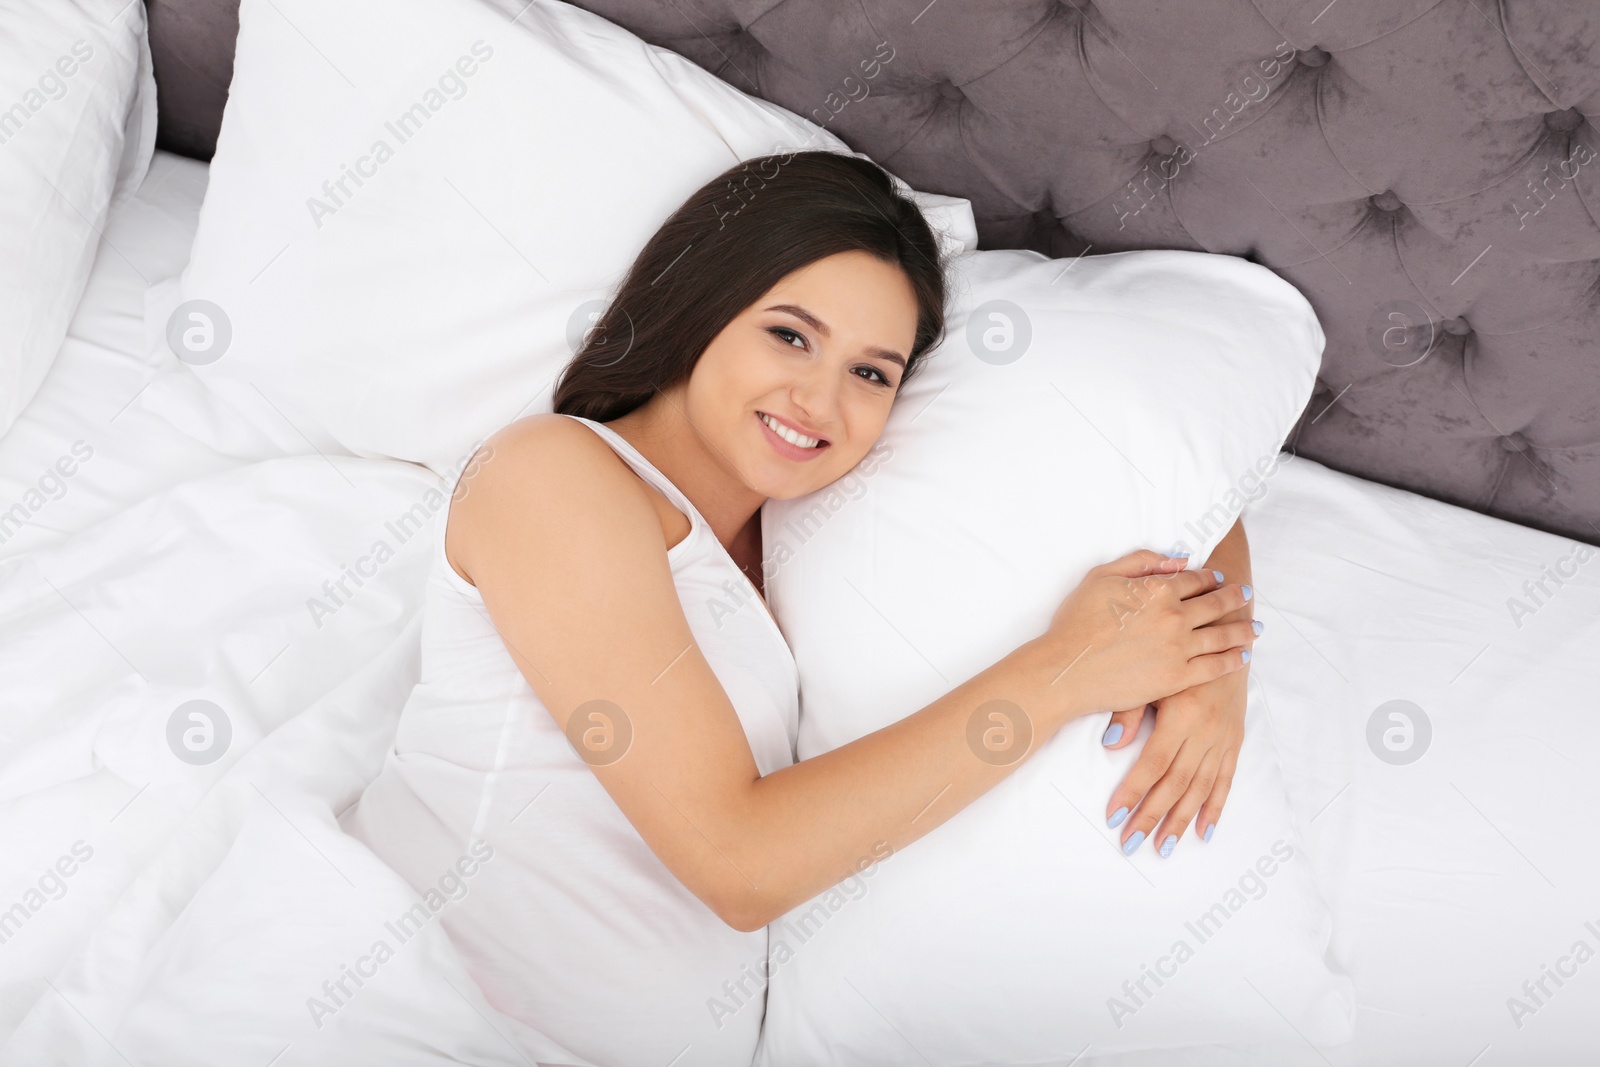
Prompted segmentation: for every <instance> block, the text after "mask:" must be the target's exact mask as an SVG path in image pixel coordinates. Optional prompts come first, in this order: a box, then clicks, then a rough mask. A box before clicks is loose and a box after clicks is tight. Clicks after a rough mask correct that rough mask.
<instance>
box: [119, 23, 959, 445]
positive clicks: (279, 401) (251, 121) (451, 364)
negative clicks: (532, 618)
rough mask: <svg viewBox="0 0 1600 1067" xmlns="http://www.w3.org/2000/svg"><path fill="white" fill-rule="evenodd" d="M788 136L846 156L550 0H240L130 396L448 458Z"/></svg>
mask: <svg viewBox="0 0 1600 1067" xmlns="http://www.w3.org/2000/svg"><path fill="white" fill-rule="evenodd" d="M310 42H315V47H314V48H313V45H312V44H311V43H310ZM319 53H320V54H319ZM883 62H885V60H884V59H883V58H882V56H880V55H870V56H864V57H862V63H863V64H865V66H863V67H862V74H861V76H862V77H863V78H870V77H871V76H872V75H873V74H876V73H877V72H878V71H879V70H880V69H881V66H882V64H883ZM291 69H292V70H293V71H294V76H293V77H285V75H284V72H285V71H286V70H291ZM357 87H359V88H357ZM784 148H822V149H831V150H834V151H840V152H846V153H848V150H847V149H846V148H845V147H844V145H843V144H842V143H841V142H839V141H838V140H837V139H836V138H834V137H833V136H832V135H831V134H828V133H827V132H826V131H824V130H822V129H820V128H819V127H816V126H814V125H812V124H811V123H809V122H807V121H805V120H803V119H800V118H797V117H796V116H794V115H792V114H790V113H788V112H786V111H784V110H782V109H781V108H778V107H775V106H773V105H771V104H768V103H765V102H763V101H760V100H756V99H753V98H751V97H748V96H745V95H744V94H743V93H741V92H739V91H738V90H737V89H735V88H733V87H732V86H730V85H728V84H726V83H725V82H723V81H721V80H719V79H718V78H716V77H715V76H713V75H712V74H710V73H708V72H707V71H705V70H702V69H701V68H700V67H697V66H695V65H694V64H693V63H691V62H690V61H689V60H687V59H684V58H683V57H681V56H678V55H676V54H675V53H672V52H669V51H666V50H664V49H660V48H656V47H654V46H652V45H648V44H646V43H644V42H643V41H641V40H639V39H638V38H637V37H635V36H633V35H632V34H631V33H629V32H628V31H626V30H624V29H621V28H620V27H617V26H614V25H612V24H611V23H609V22H606V21H605V20H604V19H601V18H599V17H598V16H595V15H592V14H590V13H588V12H586V11H583V10H582V9H580V8H576V7H572V6H570V5H567V4H562V3H554V2H551V3H541V4H536V5H532V6H529V5H526V4H524V3H522V2H517V3H514V4H513V3H505V4H499V3H491V2H488V0H456V2H448V0H390V2H383V0H348V2H344V3H339V4H328V3H324V2H322V0H272V2H270V3H268V2H266V0H245V2H244V4H243V5H242V6H241V10H240V32H239V40H238V47H237V53H236V56H235V60H234V76H233V85H232V88H231V90H230V94H229V99H228V108H227V112H226V114H225V115H224V118H223V124H222V130H221V134H220V137H219V140H218V142H217V153H216V157H215V158H214V159H213V160H212V163H211V180H210V186H209V188H208V191H207V193H206V201H205V207H204V209H203V211H202V213H201V217H200V226H199V230H198V232H197V234H196V237H195V245H194V254H193V257H192V259H191V261H190V263H189V266H188V268H187V269H186V270H185V272H184V274H183V278H182V284H181V291H179V292H177V293H176V295H175V296H174V297H172V298H169V299H168V300H167V301H166V302H165V304H164V305H162V306H160V307H158V309H157V312H158V313H161V312H164V313H165V316H166V317H165V319H164V320H163V321H160V322H158V323H157V324H156V325H157V326H158V328H159V331H160V333H161V334H162V335H163V336H165V337H166V338H167V339H168V342H169V343H170V345H171V346H172V349H173V351H174V352H175V353H176V354H177V355H178V356H179V357H180V359H181V360H182V362H180V361H179V360H171V361H169V363H168V365H167V367H168V371H169V373H168V374H167V375H166V376H165V377H164V380H163V381H162V382H159V383H158V387H153V388H152V389H151V390H147V392H146V394H145V397H144V398H143V399H142V400H141V402H144V403H147V404H149V405H151V406H153V407H154V408H155V409H156V410H158V411H160V412H161V413H163V414H164V415H165V416H166V417H167V418H168V419H169V420H171V421H173V422H175V423H177V424H178V425H179V426H180V428H183V429H185V430H187V431H188V432H189V433H191V434H192V435H194V436H197V437H200V438H201V439H202V440H205V441H207V442H208V443H210V444H212V445H213V447H216V448H218V449H219V450H221V451H224V452H228V453H231V454H234V455H242V456H248V457H260V456H262V455H265V454H281V453H306V452H308V451H310V450H311V449H313V448H314V449H316V450H318V451H321V452H327V453H345V454H355V455H362V456H389V457H395V458H399V459H406V460H413V461H417V462H421V463H425V464H427V465H428V466H430V467H432V468H433V469H434V470H435V471H436V472H438V473H440V474H441V475H447V476H448V475H453V474H454V473H455V472H456V471H458V470H459V469H460V467H461V465H462V464H463V462H464V461H465V459H466V458H467V456H468V455H469V454H470V452H471V451H472V449H473V448H474V446H475V445H476V444H477V443H478V442H479V441H481V439H482V438H483V437H484V436H486V435H487V434H489V433H492V432H493V431H494V430H496V429H498V428H499V427H501V426H503V425H504V424H506V423H508V422H511V421H512V420H514V419H516V418H518V417H520V416H524V415H529V414H535V413H539V412H547V411H549V410H550V406H551V402H552V399H551V390H552V387H553V384H554V380H555V378H556V376H557V374H558V373H559V372H560V371H561V370H562V369H563V368H564V367H565V365H566V363H567V361H568V360H569V359H570V358H571V356H572V354H573V352H574V350H575V347H576V345H577V344H578V343H579V341H580V340H581V338H582V336H583V334H584V331H585V330H586V329H587V328H588V326H589V325H590V324H591V323H592V322H593V319H594V317H595V316H596V315H597V314H598V312H599V310H600V309H601V308H602V307H603V306H604V303H605V302H606V300H607V299H608V297H609V293H610V290H611V287H612V286H614V285H615V284H616V283H618V282H620V280H621V278H622V275H623V273H624V272H625V271H626V269H627V268H628V266H629V265H630V264H631V263H632V261H633V259H634V257H635V256H636V255H637V254H638V252H639V250H640V249H641V248H642V247H643V246H644V243H645V241H646V240H648V239H649V237H650V236H651V234H653V233H654V232H655V231H656V229H657V228H658V227H659V226H660V224H661V223H662V222H663V221H665V220H666V218H667V216H668V215H670V214H671V213H672V212H673V211H675V210H676V209H677V207H678V206H679V204H681V203H682V202H683V200H684V199H685V198H686V197H687V196H688V195H689V194H690V193H691V192H693V191H694V190H695V189H697V188H698V187H699V186H700V185H702V184H703V183H704V182H706V181H707V180H709V179H711V178H713V177H715V176H716V175H717V174H719V173H721V172H722V171H724V170H726V169H727V168H728V167H730V166H732V165H734V164H735V163H737V162H738V161H739V160H740V159H746V158H751V157H755V156H760V155H765V154H767V153H770V152H773V151H776V150H779V149H784ZM918 196H919V198H920V199H921V202H922V203H923V204H924V205H925V206H926V207H927V208H928V210H929V213H930V216H931V218H930V221H931V222H933V223H934V225H935V226H936V227H937V228H939V229H940V230H941V232H943V233H945V234H946V240H947V241H948V242H949V247H951V248H972V247H975V246H976V244H977V230H976V226H975V224H974V223H973V220H972V213H971V208H970V206H969V205H968V203H967V202H966V201H964V200H955V199H952V198H949V197H938V196H931V195H923V194H918ZM196 380H198V381H199V382H201V383H203V384H204V387H205V389H206V390H209V391H210V392H211V394H212V395H210V396H207V395H206V394H205V392H204V391H202V390H196V389H195V388H194V385H195V381H196ZM219 401H220V403H219Z"/></svg>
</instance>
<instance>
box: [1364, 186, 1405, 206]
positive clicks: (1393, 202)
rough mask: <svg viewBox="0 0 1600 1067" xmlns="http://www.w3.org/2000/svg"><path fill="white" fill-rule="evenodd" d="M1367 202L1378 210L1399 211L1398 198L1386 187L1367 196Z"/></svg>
mask: <svg viewBox="0 0 1600 1067" xmlns="http://www.w3.org/2000/svg"><path fill="white" fill-rule="evenodd" d="M1367 202H1368V203H1369V204H1371V205H1372V206H1373V207H1375V208H1377V209H1378V210H1379V211H1399V210H1400V206H1401V205H1400V198H1399V197H1398V196H1395V195H1394V192H1393V191H1392V190H1388V189H1386V190H1384V191H1383V192H1381V193H1376V194H1374V195H1372V196H1369V197H1367Z"/></svg>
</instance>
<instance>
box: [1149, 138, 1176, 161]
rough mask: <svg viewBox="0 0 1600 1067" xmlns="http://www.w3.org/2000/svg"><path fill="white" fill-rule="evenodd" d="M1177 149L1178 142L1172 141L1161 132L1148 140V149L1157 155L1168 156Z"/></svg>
mask: <svg viewBox="0 0 1600 1067" xmlns="http://www.w3.org/2000/svg"><path fill="white" fill-rule="evenodd" d="M1177 150H1178V142H1177V141H1174V140H1173V139H1172V138H1170V137H1168V136H1167V135H1166V134H1162V135H1161V136H1159V137H1157V138H1155V139H1154V140H1152V141H1151V142H1150V151H1152V152H1154V153H1155V154H1156V155H1158V156H1170V155H1172V153H1174V152H1176V151H1177Z"/></svg>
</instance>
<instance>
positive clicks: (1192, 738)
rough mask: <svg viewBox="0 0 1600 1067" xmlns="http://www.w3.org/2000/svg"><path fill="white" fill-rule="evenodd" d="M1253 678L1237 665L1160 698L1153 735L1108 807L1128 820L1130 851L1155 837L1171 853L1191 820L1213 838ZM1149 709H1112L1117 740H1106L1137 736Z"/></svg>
mask: <svg viewBox="0 0 1600 1067" xmlns="http://www.w3.org/2000/svg"><path fill="white" fill-rule="evenodd" d="M1247 681H1248V675H1247V673H1246V671H1243V670H1240V671H1235V672H1233V673H1232V674H1225V675H1223V676H1222V677H1220V678H1217V679H1215V680H1213V681H1210V682H1203V683H1201V684H1200V685H1197V686H1193V687H1191V688H1189V689H1185V690H1183V691H1182V692H1180V693H1174V694H1172V695H1171V696H1168V697H1163V698H1162V699H1160V700H1158V701H1155V702H1154V706H1155V708H1156V713H1155V714H1156V722H1155V727H1154V728H1153V729H1152V730H1151V733H1150V738H1149V740H1147V741H1146V742H1145V745H1144V751H1143V752H1141V753H1139V759H1138V761H1137V762H1136V763H1135V764H1134V765H1133V769H1132V770H1130V771H1129V772H1128V775H1127V777H1126V778H1124V779H1123V780H1122V784H1121V785H1119V786H1117V788H1116V790H1115V791H1114V792H1113V793H1112V794H1111V802H1110V804H1108V805H1107V806H1106V816H1107V821H1108V822H1109V823H1110V825H1112V826H1123V824H1124V822H1126V826H1125V827H1124V829H1123V832H1122V851H1123V852H1125V853H1127V854H1129V855H1131V854H1132V853H1133V851H1134V849H1136V848H1138V847H1139V846H1140V845H1141V844H1142V843H1144V841H1145V840H1146V839H1147V838H1148V839H1149V840H1150V842H1151V844H1153V845H1156V846H1157V848H1158V850H1159V851H1160V853H1161V855H1163V856H1170V855H1171V854H1172V850H1173V849H1174V848H1176V847H1177V844H1178V842H1179V841H1181V840H1182V839H1183V835H1184V832H1185V831H1186V830H1187V829H1188V828H1189V825H1190V823H1191V822H1194V824H1195V826H1196V827H1197V832H1199V833H1200V834H1201V835H1202V837H1203V838H1204V839H1205V840H1207V841H1209V840H1210V839H1211V830H1212V828H1214V827H1215V826H1216V823H1217V820H1218V819H1219V818H1221V816H1222V807H1223V805H1224V804H1226V803H1227V801H1228V789H1229V788H1230V787H1231V786H1232V784H1233V771H1234V767H1235V766H1236V765H1237V763H1238V759H1239V748H1240V745H1241V744H1242V743H1243V741H1244V711H1245V686H1246V683H1247ZM1144 714H1145V708H1144V707H1139V708H1135V709H1133V710H1131V711H1120V712H1118V713H1117V714H1116V715H1114V716H1112V723H1111V725H1110V726H1108V727H1107V728H1106V732H1107V734H1108V735H1112V736H1114V737H1115V738H1116V740H1114V741H1113V742H1112V743H1110V744H1108V745H1107V746H1106V747H1107V748H1121V747H1122V746H1124V745H1126V744H1128V743H1129V742H1130V741H1132V740H1133V737H1134V735H1135V734H1136V733H1138V732H1139V723H1140V721H1141V720H1142V719H1143V718H1144ZM1119 728H1120V732H1119ZM1130 811H1131V812H1132V813H1133V814H1132V816H1131V817H1130V816H1129V812H1130ZM1197 813H1198V815H1199V820H1198V821H1197V822H1196V821H1195V816H1196V814H1197ZM1157 823H1159V824H1160V829H1159V830H1156V825H1157ZM1152 831H1155V832H1154V833H1152Z"/></svg>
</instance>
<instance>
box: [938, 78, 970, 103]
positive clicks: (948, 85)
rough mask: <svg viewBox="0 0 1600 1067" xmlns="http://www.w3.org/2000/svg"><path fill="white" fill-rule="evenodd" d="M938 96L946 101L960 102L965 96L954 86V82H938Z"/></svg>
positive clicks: (958, 87)
mask: <svg viewBox="0 0 1600 1067" xmlns="http://www.w3.org/2000/svg"><path fill="white" fill-rule="evenodd" d="M939 95H940V96H942V97H944V98H945V99H946V100H960V99H961V98H962V97H963V96H965V95H966V94H965V93H963V92H962V91H961V88H960V86H958V85H956V83H955V82H940V83H939Z"/></svg>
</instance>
